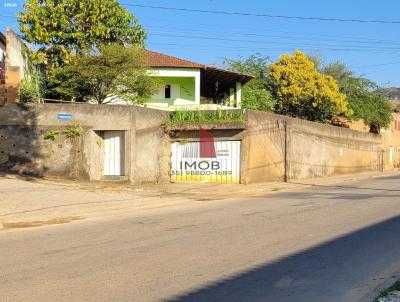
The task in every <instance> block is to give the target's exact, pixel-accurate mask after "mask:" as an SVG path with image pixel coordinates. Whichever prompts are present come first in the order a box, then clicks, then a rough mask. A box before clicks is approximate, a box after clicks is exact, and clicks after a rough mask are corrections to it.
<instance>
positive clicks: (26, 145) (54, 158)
mask: <svg viewBox="0 0 400 302" xmlns="http://www.w3.org/2000/svg"><path fill="white" fill-rule="evenodd" d="M59 114H68V115H71V116H72V120H71V121H65V120H64V121H63V120H60V119H59V118H58V115H59ZM166 117H167V113H165V112H162V111H158V110H152V109H146V108H142V107H136V106H124V105H109V106H107V105H89V104H30V105H24V104H6V105H4V106H0V171H4V172H13V173H17V174H31V175H36V176H45V177H46V176H47V177H60V178H68V179H77V180H101V179H102V177H103V161H104V157H103V154H104V141H103V138H102V133H103V131H110V130H118V131H123V133H124V140H125V150H124V151H125V152H124V154H125V158H124V162H125V164H124V166H125V167H124V171H125V175H126V179H127V180H129V181H131V182H133V183H146V182H149V183H157V182H166V181H168V180H169V178H168V169H169V166H168V161H169V142H168V137H167V136H166V135H165V134H164V132H163V131H162V128H161V124H162V122H163V121H164V120H165V119H166ZM71 124H77V125H79V126H80V127H81V128H82V129H83V132H82V135H80V136H76V137H74V138H67V137H66V136H65V135H64V134H62V132H63V131H65V129H66V127H68V126H69V125H71ZM48 131H58V132H60V133H61V134H59V135H58V136H57V137H56V139H55V140H54V141H52V140H46V139H44V136H45V134H46V133H47V132H48Z"/></svg>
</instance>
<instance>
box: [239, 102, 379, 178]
mask: <svg viewBox="0 0 400 302" xmlns="http://www.w3.org/2000/svg"><path fill="white" fill-rule="evenodd" d="M242 154H243V155H242V182H243V183H252V182H266V181H282V180H284V179H285V176H286V177H287V179H288V180H295V179H306V178H312V177H322V176H331V175H338V174H345V173H356V172H363V171H378V170H380V169H381V168H382V147H381V137H380V136H379V135H374V134H370V133H363V132H359V131H355V130H351V129H346V128H340V127H334V126H330V125H324V124H320V123H313V122H308V121H304V120H300V119H294V118H288V117H285V116H279V115H274V114H268V113H263V112H256V111H251V110H250V111H247V129H246V133H245V134H244V137H243V147H242Z"/></svg>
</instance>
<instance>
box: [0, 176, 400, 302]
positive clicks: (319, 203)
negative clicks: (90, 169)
mask: <svg viewBox="0 0 400 302" xmlns="http://www.w3.org/2000/svg"><path fill="white" fill-rule="evenodd" d="M399 181H400V176H396V177H387V178H380V179H371V180H366V181H362V182H354V183H346V184H342V185H334V186H321V187H314V188H311V189H309V188H306V187H305V188H304V190H298V191H296V192H294V191H292V192H282V193H276V194H270V195H266V196H262V197H249V198H241V199H237V200H231V201H205V202H203V203H198V204H196V205H194V206H193V207H189V208H183V209H180V210H179V209H174V210H167V209H166V210H165V211H164V212H157V213H156V214H155V213H152V212H151V211H149V213H147V214H143V215H141V216H137V215H133V214H132V215H125V216H114V217H108V218H104V219H97V220H87V221H81V222H74V223H71V224H66V225H60V226H49V227H42V228H35V229H26V230H18V231H2V232H0V301H2V302H3V301H41V302H42V301H188V302H189V301H207V302H210V301H226V302H228V301H229V302H232V301H250V302H251V301H272V302H281V301H282V302H283V301H296V302H302V301H304V302H310V301H313V302H315V301H323V302H330V301H335V302H340V301H360V300H362V299H365V298H366V297H367V295H368V294H369V293H370V292H371V290H373V289H374V288H376V287H378V286H380V285H381V284H382V283H383V282H384V281H387V280H391V279H394V278H393V277H395V276H398V274H399V273H400V186H399Z"/></svg>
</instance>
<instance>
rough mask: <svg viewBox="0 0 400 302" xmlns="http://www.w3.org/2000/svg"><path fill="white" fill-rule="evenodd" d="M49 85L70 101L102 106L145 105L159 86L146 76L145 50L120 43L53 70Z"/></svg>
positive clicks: (80, 55)
mask: <svg viewBox="0 0 400 302" xmlns="http://www.w3.org/2000/svg"><path fill="white" fill-rule="evenodd" d="M49 83H50V87H52V89H53V90H55V91H56V92H57V93H60V94H61V95H64V96H67V97H69V98H70V99H73V100H75V101H83V102H88V101H90V102H93V101H94V102H96V103H98V104H105V103H109V102H112V101H114V100H116V99H123V100H127V101H130V102H133V103H143V102H145V101H146V100H147V98H149V97H150V96H151V94H152V93H153V92H154V91H155V89H156V88H157V84H158V83H157V82H156V80H155V79H154V78H152V77H150V76H148V75H147V73H146V70H145V56H144V51H143V49H141V48H138V47H134V46H131V47H124V46H123V45H119V44H112V45H103V46H100V47H99V50H98V51H92V52H90V53H80V54H78V55H76V56H75V57H74V58H72V60H71V62H70V64H68V65H65V66H63V67H60V68H56V69H54V70H53V72H52V73H51V74H50V77H49Z"/></svg>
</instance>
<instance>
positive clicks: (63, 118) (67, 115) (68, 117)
mask: <svg viewBox="0 0 400 302" xmlns="http://www.w3.org/2000/svg"><path fill="white" fill-rule="evenodd" d="M57 118H58V119H59V120H60V121H72V114H70V113H59V114H58V115H57Z"/></svg>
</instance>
